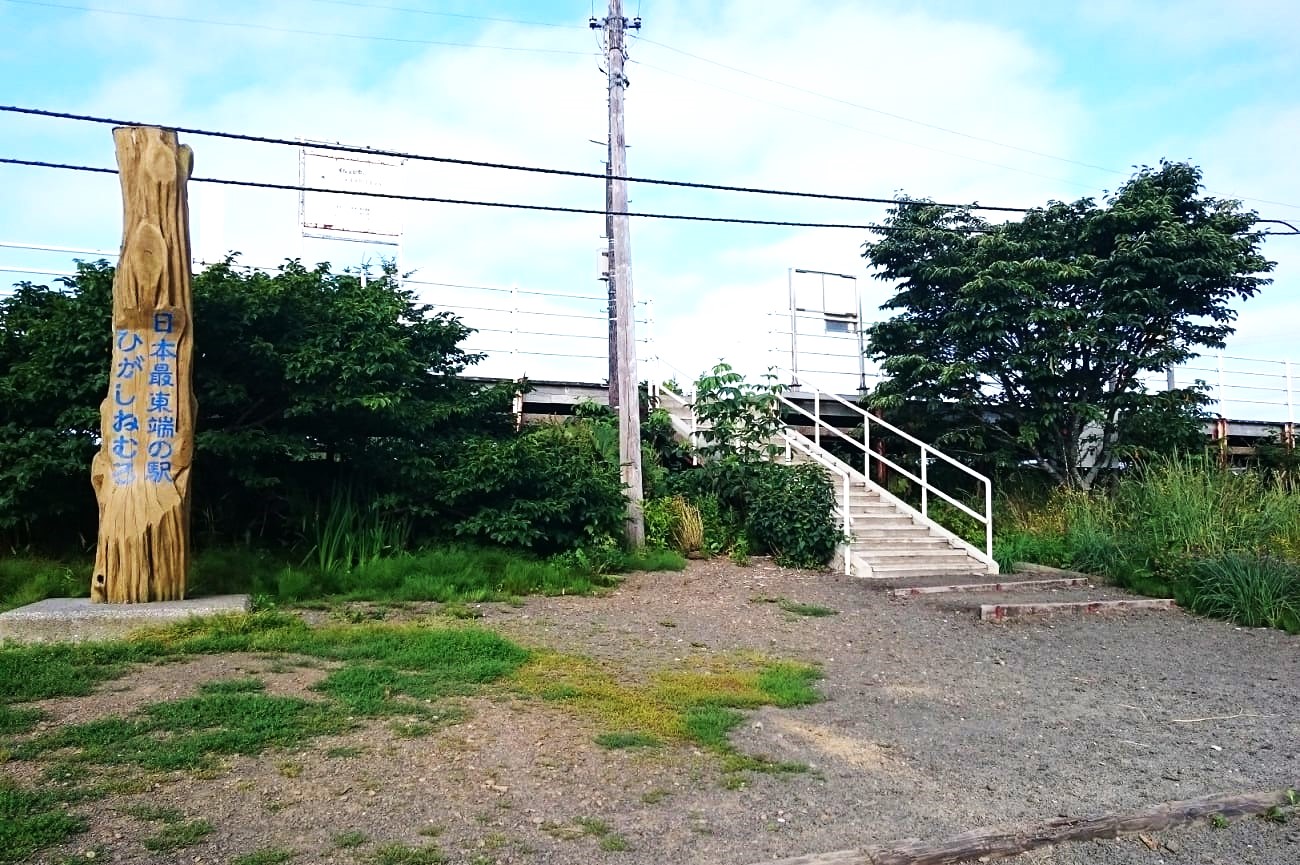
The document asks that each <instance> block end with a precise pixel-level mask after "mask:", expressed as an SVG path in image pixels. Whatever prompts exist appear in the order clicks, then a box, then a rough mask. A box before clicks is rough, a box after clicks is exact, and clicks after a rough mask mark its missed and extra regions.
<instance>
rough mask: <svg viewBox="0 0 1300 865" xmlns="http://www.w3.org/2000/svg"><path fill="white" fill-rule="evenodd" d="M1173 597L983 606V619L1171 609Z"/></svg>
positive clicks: (996, 619) (981, 615)
mask: <svg viewBox="0 0 1300 865" xmlns="http://www.w3.org/2000/svg"><path fill="white" fill-rule="evenodd" d="M1173 607H1174V599H1173V598H1143V599H1140V600H1139V599H1136V598H1135V599H1133V600H1124V601H1062V602H1059V603H1051V604H1046V603H1044V604H980V620H981V621H984V622H1000V621H1003V620H1006V619H1030V618H1035V617H1038V616H1054V615H1059V614H1061V613H1072V614H1077V615H1085V614H1087V613H1112V612H1123V611H1125V610H1170V609H1173Z"/></svg>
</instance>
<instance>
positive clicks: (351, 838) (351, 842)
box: [334, 829, 370, 850]
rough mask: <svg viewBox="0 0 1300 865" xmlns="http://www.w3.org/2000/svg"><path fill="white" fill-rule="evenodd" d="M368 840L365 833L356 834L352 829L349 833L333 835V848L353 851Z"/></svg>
mask: <svg viewBox="0 0 1300 865" xmlns="http://www.w3.org/2000/svg"><path fill="white" fill-rule="evenodd" d="M369 840H370V837H369V836H368V835H366V833H365V832H358V831H357V830H355V829H354V830H352V831H351V832H343V833H340V834H338V835H335V836H334V846H335V847H337V848H339V849H340V850H353V849H355V848H357V847H360V846H361V845H362V844H365V843H366V842H367V841H369Z"/></svg>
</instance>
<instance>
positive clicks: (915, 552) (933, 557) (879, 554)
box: [849, 545, 970, 564]
mask: <svg viewBox="0 0 1300 865" xmlns="http://www.w3.org/2000/svg"><path fill="white" fill-rule="evenodd" d="M849 549H851V550H853V551H854V552H855V553H857V554H858V555H860V556H862V557H863V558H864V559H866V560H867V561H871V562H876V561H879V562H882V563H883V562H885V561H889V560H894V561H898V562H900V563H902V564H910V563H913V562H915V563H916V564H923V563H925V562H934V561H945V560H947V559H958V558H960V559H969V558H970V555H969V554H968V553H967V552H966V551H965V550H958V549H955V548H954V547H949V546H942V547H933V548H929V547H923V548H920V549H917V548H915V547H908V548H906V549H900V548H893V549H890V548H888V547H878V548H876V549H871V548H865V549H859V548H856V547H853V546H851V545H850V547H849Z"/></svg>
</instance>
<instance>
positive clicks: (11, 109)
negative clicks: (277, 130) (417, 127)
mask: <svg viewBox="0 0 1300 865" xmlns="http://www.w3.org/2000/svg"><path fill="white" fill-rule="evenodd" d="M0 112H8V113H12V114H27V115H32V116H36V117H52V118H55V119H59V120H77V121H83V122H87V123H99V124H104V125H108V126H161V127H163V128H165V129H172V130H175V131H176V132H181V133H184V134H186V135H202V136H207V137H210V138H224V139H228V140H232V141H247V142H252V143H255V144H278V145H288V146H291V147H302V146H304V145H305V143H304V142H302V141H295V140H292V139H288V138H273V137H269V136H265V135H246V134H243V133H238V132H219V131H215V130H211V129H195V128H192V127H185V126H172V125H170V124H158V123H142V122H139V121H134V120H117V119H113V118H111V117H96V116H93V115H88V114H70V113H67V112H62V111H47V110H45V109H41V108H23V107H20V106H17V105H0ZM305 146H309V147H311V148H312V149H313V150H328V151H335V152H340V153H357V154H364V155H367V156H385V157H391V158H394V159H410V160H415V161H422V162H437V163H442V164H446V165H467V166H473V167H476V168H494V169H501V170H505V171H527V172H532V173H536V174H550V175H557V176H561V177H581V178H586V179H593V180H601V181H604V180H606V179H608V178H607V175H606V174H604V173H603V172H599V173H598V172H594V171H573V170H569V169H564V168H543V167H541V166H536V165H518V164H514V163H508V162H485V161H483V160H478V159H460V158H456V157H451V156H432V155H428V154H422V153H407V152H403V151H398V150H376V149H373V148H369V147H355V146H352V145H347V144H315V143H313V144H310V145H305ZM622 179H623V180H626V181H627V182H629V183H644V184H647V185H651V186H674V187H681V188H684V189H704V190H710V191H714V192H740V193H746V194H752V195H777V196H784V197H790V198H812V199H819V200H824V201H847V202H854V203H858V204H889V205H897V204H926V205H933V206H936V207H950V208H965V209H967V210H980V211H990V212H1000V213H1029V212H1030V211H1031V210H1033V208H1030V207H1000V206H994V205H982V204H943V203H938V202H932V201H921V200H919V199H910V198H882V197H873V196H864V195H838V194H835V193H829V192H800V191H796V190H788V189H765V188H759V187H751V186H729V185H725V184H719V183H697V182H694V181H689V180H662V179H658V178H651V177H624V178H622ZM600 212H601V213H604V212H605V211H603V210H602V211H600Z"/></svg>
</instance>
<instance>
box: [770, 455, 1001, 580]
mask: <svg viewBox="0 0 1300 865" xmlns="http://www.w3.org/2000/svg"><path fill="white" fill-rule="evenodd" d="M786 436H798V437H799V438H801V439H803V440H804V442H806V443H807V445H810V446H811V447H813V448H816V445H813V444H812V442H810V441H808V439H807V437H806V436H803V435H801V434H800V433H797V432H794V431H793V430H787V431H786ZM816 456H818V457H821V459H817V458H816V457H815V456H814V455H813V454H810V453H809V452H808V451H806V450H802V449H799V448H796V447H794V446H791V447H790V448H789V449H788V451H787V454H786V456H785V458H784V460H783V461H785V462H789V463H804V462H817V463H818V464H823V463H824V462H832V461H833V462H834V463H839V465H838V468H839V469H840V470H841V472H843V475H841V477H840V478H839V480H840V481H841V483H839V484H836V502H837V504H838V505H839V509H840V514H841V517H843V516H844V515H845V514H846V513H847V523H848V527H849V529H848V532H847V534H848V536H849V537H850V538H851V540H850V541H849V543H847V544H846V545H845V547H844V548H843V549H842V550H841V552H840V553H839V556H838V557H837V561H836V563H835V564H836V565H839V566H843V567H844V569H845V572H846V573H850V574H853V575H854V576H857V577H861V578H863V579H873V580H889V581H894V580H906V579H911V578H916V577H944V578H945V579H953V580H962V579H965V578H967V577H981V578H982V577H987V576H988V575H989V574H996V573H997V572H998V567H997V564H996V563H995V562H989V561H985V560H984V559H983V558H982V557H981V555H980V552H981V551H979V550H977V549H976V548H974V547H973V546H972V545H971V544H969V543H967V542H966V541H964V540H962V539H961V538H959V537H957V536H956V535H954V534H952V533H951V532H949V531H948V530H947V529H945V528H943V527H942V526H941V525H939V524H938V523H936V522H934V521H933V520H928V519H925V518H924V517H922V516H921V515H920V514H919V513H917V512H916V511H915V510H914V509H913V508H911V507H909V506H908V505H906V504H905V503H903V502H900V501H899V500H898V499H896V498H894V497H893V496H891V495H889V493H887V492H885V491H884V490H882V489H881V488H880V487H879V486H877V485H876V484H875V483H873V482H872V481H871V480H869V479H868V478H866V477H865V476H863V475H862V474H861V473H859V472H857V471H855V470H854V469H852V468H851V467H849V466H847V465H845V464H844V463H842V462H841V461H840V460H838V459H836V458H835V457H834V456H832V455H830V454H829V453H826V452H825V451H822V452H821V454H817V455H816ZM844 475H847V476H848V477H847V480H848V483H847V484H845V483H844V482H843V481H844ZM846 487H847V489H846Z"/></svg>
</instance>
